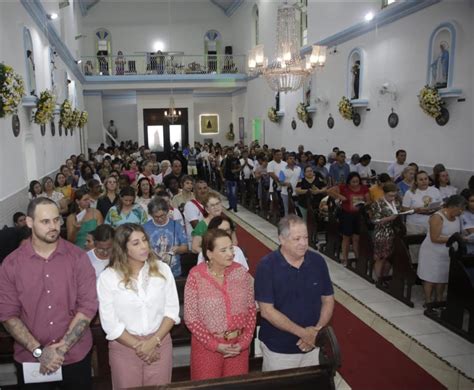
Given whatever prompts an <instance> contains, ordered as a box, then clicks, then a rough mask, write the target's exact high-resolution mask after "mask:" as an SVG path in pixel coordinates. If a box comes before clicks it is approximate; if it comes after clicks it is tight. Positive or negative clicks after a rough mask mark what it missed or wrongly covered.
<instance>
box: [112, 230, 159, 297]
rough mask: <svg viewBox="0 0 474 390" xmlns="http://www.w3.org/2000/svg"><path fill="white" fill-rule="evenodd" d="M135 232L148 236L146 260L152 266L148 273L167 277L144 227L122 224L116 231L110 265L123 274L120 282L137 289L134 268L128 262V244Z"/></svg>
mask: <svg viewBox="0 0 474 390" xmlns="http://www.w3.org/2000/svg"><path fill="white" fill-rule="evenodd" d="M133 232H140V233H143V234H144V235H145V237H146V240H147V243H148V248H149V250H150V253H149V255H148V259H146V262H147V263H148V265H149V267H150V269H149V272H148V275H150V276H157V277H159V278H163V279H164V278H165V277H164V275H163V274H162V273H161V272H160V269H159V266H158V261H160V260H159V259H158V257H157V256H156V254H155V253H154V252H153V250H152V248H151V246H150V240H149V238H148V236H147V234H146V233H145V230H144V229H143V227H142V226H140V225H137V224H134V223H125V224H123V225H120V226H119V227H118V228H117V230H116V231H115V236H114V241H113V245H112V254H111V256H110V264H109V267H110V268H112V269H114V270H115V271H117V272H118V273H119V274H120V275H121V276H122V280H121V281H120V282H121V283H123V284H124V286H125V288H128V289H131V290H134V291H136V286H135V285H134V283H133V279H132V269H131V267H130V264H129V263H128V253H127V252H128V251H127V244H128V241H129V239H130V236H131V235H132V233H133Z"/></svg>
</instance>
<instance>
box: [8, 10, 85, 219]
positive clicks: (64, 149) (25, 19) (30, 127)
mask: <svg viewBox="0 0 474 390" xmlns="http://www.w3.org/2000/svg"><path fill="white" fill-rule="evenodd" d="M24 26H26V27H28V28H29V29H30V32H31V37H32V42H33V49H34V58H35V65H36V72H35V74H36V85H37V90H38V91H42V90H44V89H50V88H51V80H50V76H49V43H48V41H47V40H46V38H45V37H44V36H43V35H42V34H41V33H39V32H38V29H37V27H36V24H35V23H34V21H33V20H32V19H31V17H30V16H29V14H28V13H27V12H26V11H25V9H24V8H23V6H22V5H21V4H20V2H0V53H2V58H1V61H2V62H4V63H5V64H8V65H11V66H13V67H14V69H15V71H16V72H17V73H20V74H21V75H22V76H23V78H24V79H25V80H26V64H25V57H24V43H23V27H24ZM56 65H57V67H58V69H59V70H62V71H63V72H64V71H66V67H65V65H64V64H63V63H62V62H61V60H60V59H59V58H58V59H57V62H56ZM72 80H74V81H75V84H76V85H77V94H78V105H79V108H81V107H82V87H81V86H80V84H79V83H78V82H77V80H75V79H74V78H73V77H72ZM31 114H32V110H31V109H29V108H28V109H27V108H24V107H20V108H19V112H18V116H19V118H20V122H21V132H20V135H19V136H18V137H14V136H13V132H12V129H11V117H10V116H8V117H5V118H3V119H0V133H1V134H2V141H1V142H0V167H2V168H3V169H2V170H1V173H0V226H3V224H11V216H12V214H13V213H14V212H15V211H19V210H22V211H25V207H26V204H27V193H26V187H27V186H28V182H29V181H30V180H32V179H38V178H41V177H43V176H45V175H48V174H51V173H52V172H54V171H55V170H57V169H58V168H59V166H60V164H61V163H63V161H64V160H65V159H66V157H67V156H69V155H70V154H72V153H76V154H77V153H79V152H80V144H79V143H80V141H79V133H78V131H75V132H74V135H73V136H70V135H68V136H67V137H65V136H64V134H63V136H62V137H59V136H58V129H57V118H56V120H55V121H56V135H55V136H54V137H53V136H52V135H51V131H50V128H49V126H47V130H46V135H45V136H42V135H41V133H40V128H39V126H38V125H35V124H33V123H31V122H30V118H31Z"/></svg>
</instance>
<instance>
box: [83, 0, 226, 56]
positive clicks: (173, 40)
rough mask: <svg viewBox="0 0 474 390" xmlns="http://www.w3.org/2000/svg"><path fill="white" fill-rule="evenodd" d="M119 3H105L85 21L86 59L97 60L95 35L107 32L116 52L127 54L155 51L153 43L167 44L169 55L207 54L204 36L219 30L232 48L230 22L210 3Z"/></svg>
mask: <svg viewBox="0 0 474 390" xmlns="http://www.w3.org/2000/svg"><path fill="white" fill-rule="evenodd" d="M170 10H171V18H170V16H169V12H168V2H165V1H153V2H149V1H128V2H125V1H120V2H119V1H115V0H102V1H100V3H98V4H97V5H95V6H94V7H93V8H92V9H91V10H90V11H89V13H88V15H87V16H86V17H85V18H84V19H83V24H82V33H83V34H85V35H87V37H86V38H84V39H83V40H82V41H83V42H82V44H83V52H82V54H83V55H85V56H94V55H95V54H96V49H95V38H94V34H95V31H96V30H97V29H98V28H99V27H102V28H106V29H107V30H109V31H110V33H111V35H112V51H113V54H117V51H118V50H121V51H123V53H125V54H133V53H136V52H150V51H153V43H154V42H155V41H162V42H164V43H165V51H170V50H172V51H184V52H185V53H186V54H198V55H202V54H203V53H204V35H205V33H206V32H207V31H208V30H211V29H215V30H217V31H219V32H220V33H221V35H222V39H223V45H222V50H224V46H227V45H232V41H233V40H234V37H233V36H232V34H231V27H230V19H229V18H228V17H227V16H225V14H224V13H223V12H222V11H221V10H220V9H219V8H218V7H216V6H215V5H213V4H212V3H211V2H210V1H208V0H193V1H183V0H173V1H171V2H170Z"/></svg>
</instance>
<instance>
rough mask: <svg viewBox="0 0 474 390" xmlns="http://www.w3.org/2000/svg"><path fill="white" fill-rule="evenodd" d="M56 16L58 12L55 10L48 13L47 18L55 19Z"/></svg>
mask: <svg viewBox="0 0 474 390" xmlns="http://www.w3.org/2000/svg"><path fill="white" fill-rule="evenodd" d="M57 18H58V14H57V13H56V12H53V13H51V14H48V19H49V20H56V19H57Z"/></svg>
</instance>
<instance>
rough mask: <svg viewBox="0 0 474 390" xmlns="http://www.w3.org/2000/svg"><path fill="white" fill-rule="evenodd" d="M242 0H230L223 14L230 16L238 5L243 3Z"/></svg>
mask: <svg viewBox="0 0 474 390" xmlns="http://www.w3.org/2000/svg"><path fill="white" fill-rule="evenodd" d="M243 2H244V0H234V1H233V2H232V4H231V5H230V6H229V8H227V10H226V11H225V14H226V15H227V16H228V17H231V16H232V15H233V14H234V12H235V11H237V10H238V9H239V7H240V6H241V5H242V4H243Z"/></svg>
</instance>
